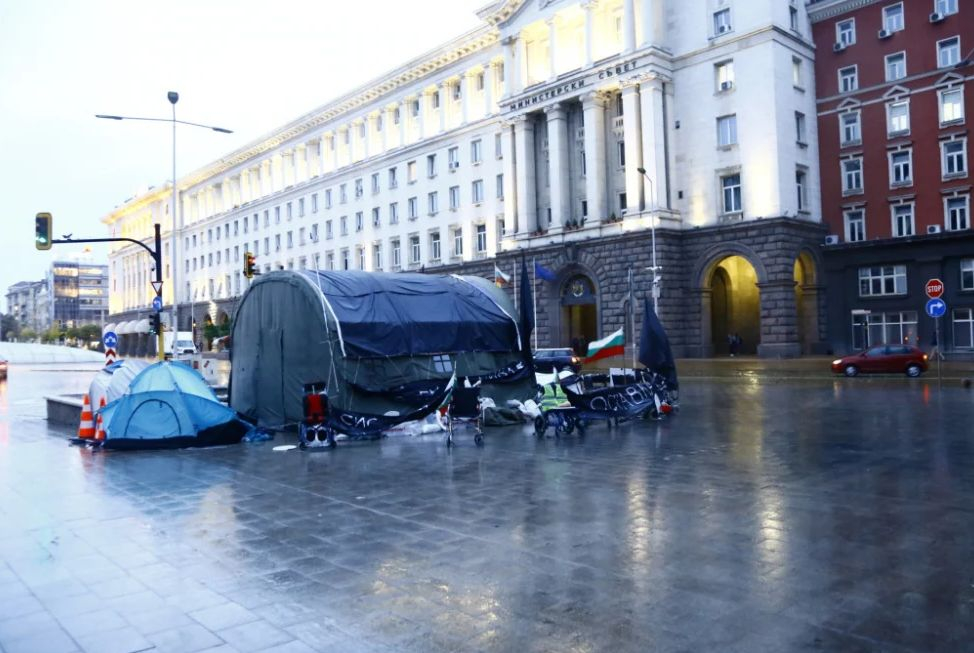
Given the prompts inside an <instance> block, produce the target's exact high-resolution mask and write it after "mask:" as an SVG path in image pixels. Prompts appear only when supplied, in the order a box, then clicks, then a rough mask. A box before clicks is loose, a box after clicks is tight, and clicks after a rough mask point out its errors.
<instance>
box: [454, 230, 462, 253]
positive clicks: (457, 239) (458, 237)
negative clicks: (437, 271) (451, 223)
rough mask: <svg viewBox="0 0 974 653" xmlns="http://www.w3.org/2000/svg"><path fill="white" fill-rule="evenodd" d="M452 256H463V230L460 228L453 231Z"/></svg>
mask: <svg viewBox="0 0 974 653" xmlns="http://www.w3.org/2000/svg"><path fill="white" fill-rule="evenodd" d="M453 255H454V256H456V257H461V256H463V229H462V228H460V227H457V228H456V229H454V230H453Z"/></svg>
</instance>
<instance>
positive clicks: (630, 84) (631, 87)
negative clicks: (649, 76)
mask: <svg viewBox="0 0 974 653" xmlns="http://www.w3.org/2000/svg"><path fill="white" fill-rule="evenodd" d="M639 80H640V78H639V77H627V78H625V79H621V80H619V86H620V87H621V88H622V94H623V95H629V94H632V93H635V92H636V91H638V90H639Z"/></svg>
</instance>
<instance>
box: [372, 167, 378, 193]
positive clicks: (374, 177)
mask: <svg viewBox="0 0 974 653" xmlns="http://www.w3.org/2000/svg"><path fill="white" fill-rule="evenodd" d="M378 192H379V173H378V172H373V173H372V194H373V195H375V194H376V193H378Z"/></svg>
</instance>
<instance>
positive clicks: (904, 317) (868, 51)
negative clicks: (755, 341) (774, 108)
mask: <svg viewBox="0 0 974 653" xmlns="http://www.w3.org/2000/svg"><path fill="white" fill-rule="evenodd" d="M809 15H810V17H811V20H812V33H813V39H814V41H815V45H816V49H817V53H816V64H815V72H816V91H817V96H818V107H817V109H818V135H819V157H820V166H821V179H822V182H821V183H822V212H823V218H824V220H825V222H826V224H827V225H828V226H829V233H830V234H831V235H830V236H829V237H828V239H827V243H826V246H825V248H824V251H825V255H824V259H825V271H826V282H827V293H828V306H829V316H828V317H829V320H828V321H829V340H830V342H831V343H832V345H833V347H834V348H835V349H837V350H848V349H852V348H862V347H866V346H871V345H876V344H879V343H881V342H906V341H908V342H911V343H920V344H921V345H922V346H925V347H929V346H931V345H932V344H933V343H934V342H935V340H936V336H935V321H934V320H933V319H931V318H929V317H927V316H926V314H925V312H924V306H925V303H926V299H927V298H926V295H925V293H924V285H925V283H926V281H927V279H929V278H932V277H939V278H941V279H942V280H943V281H944V285H945V287H946V294H945V296H944V299H945V301H946V303H947V306H948V312H947V315H946V316H945V317H944V318H943V319H942V320H941V324H940V329H941V335H940V337H939V345H940V348H941V349H942V350H946V351H951V352H956V353H958V354H961V353H964V352H974V232H972V229H971V226H972V218H971V209H972V201H971V194H972V188H971V184H972V178H974V177H972V176H971V172H970V168H971V160H970V159H971V157H970V151H971V150H970V147H971V143H970V141H971V135H970V122H969V121H970V120H974V59H972V57H974V1H972V0H885V1H880V0H819V1H817V2H812V3H810V4H809Z"/></svg>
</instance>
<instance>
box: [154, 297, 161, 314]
mask: <svg viewBox="0 0 974 653" xmlns="http://www.w3.org/2000/svg"><path fill="white" fill-rule="evenodd" d="M152 310H154V311H155V312H156V313H158V312H159V311H161V310H162V297H159V296H158V295H156V296H155V297H153V298H152Z"/></svg>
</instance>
